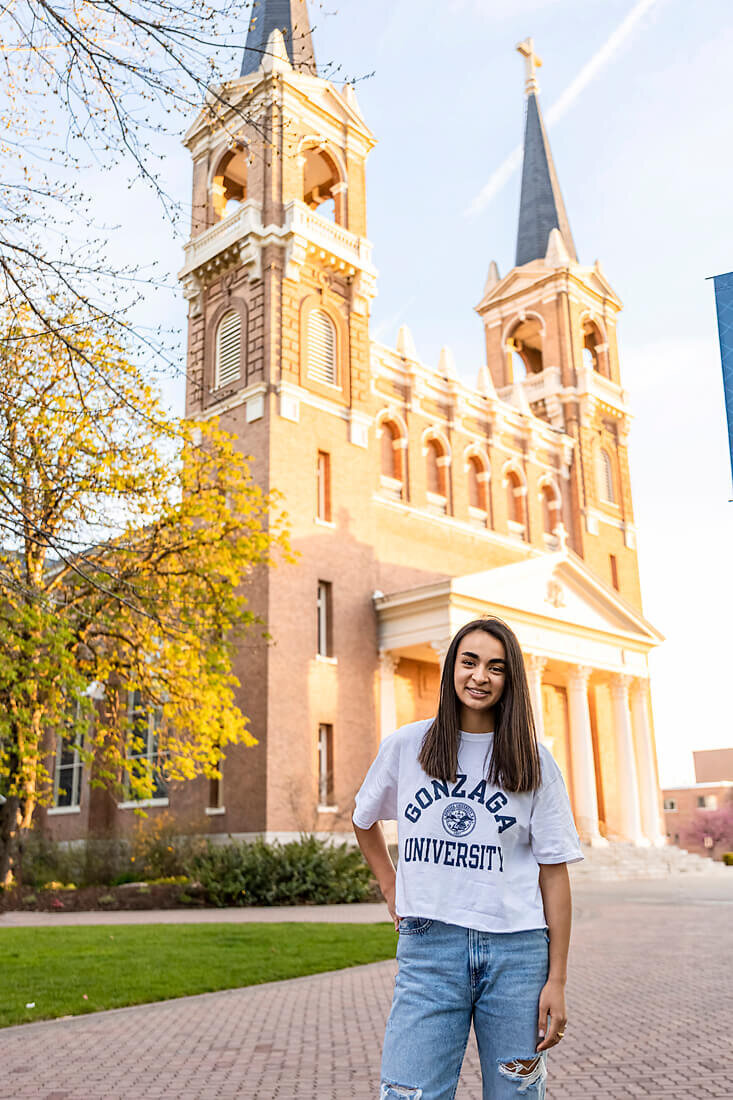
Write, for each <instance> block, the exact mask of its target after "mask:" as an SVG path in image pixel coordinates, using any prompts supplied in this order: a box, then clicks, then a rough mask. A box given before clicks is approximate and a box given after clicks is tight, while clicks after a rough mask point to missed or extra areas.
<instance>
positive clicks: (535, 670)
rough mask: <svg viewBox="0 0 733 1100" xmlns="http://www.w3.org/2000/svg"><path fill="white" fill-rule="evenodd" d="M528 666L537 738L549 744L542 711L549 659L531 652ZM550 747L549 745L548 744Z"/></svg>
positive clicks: (528, 679)
mask: <svg viewBox="0 0 733 1100" xmlns="http://www.w3.org/2000/svg"><path fill="white" fill-rule="evenodd" d="M525 665H526V666H527V683H528V685H529V697H530V699H531V700H532V712H533V714H534V724H535V728H536V730H537V739H538V740H539V741H541V742H542V743H543V744H545V745H547V739H546V737H545V720H544V716H543V713H542V673H543V672H544V671H545V668H546V666H547V661H546V659H545V658H544V657H538V656H537V655H536V654H534V653H529V654H528V655H527V656H526V657H525ZM548 748H549V745H548Z"/></svg>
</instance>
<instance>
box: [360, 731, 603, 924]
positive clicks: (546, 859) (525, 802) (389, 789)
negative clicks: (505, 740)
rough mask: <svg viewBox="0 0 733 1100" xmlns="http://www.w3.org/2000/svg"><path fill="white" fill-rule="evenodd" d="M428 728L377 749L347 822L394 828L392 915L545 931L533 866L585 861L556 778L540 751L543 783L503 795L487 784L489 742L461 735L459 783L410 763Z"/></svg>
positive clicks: (398, 735) (558, 775) (400, 733)
mask: <svg viewBox="0 0 733 1100" xmlns="http://www.w3.org/2000/svg"><path fill="white" fill-rule="evenodd" d="M431 722H432V719H428V720H426V721H422V722H413V723H412V724H411V725H409V726H403V727H402V728H401V729H398V730H397V732H396V733H393V734H392V735H391V736H390V737H387V738H386V739H385V740H384V741H383V742H382V744H381V745H380V748H379V752H378V754H377V757H376V759H375V761H374V763H373V764H372V766H371V767H370V769H369V771H368V772H367V774H366V778H365V779H364V782H363V784H362V786H361V789H360V791H359V793H358V794H357V796H356V811H355V813H354V823H355V824H356V825H358V826H359V828H361V829H370V828H371V826H372V825H373V824H374V823H375V821H379V820H395V819H396V820H397V823H398V830H399V852H400V857H399V863H398V865H397V895H396V910H397V913H398V914H399V915H400V916H401V917H407V916H410V917H430V918H432V919H433V920H441V921H445V922H446V923H447V924H459V925H463V926H464V927H466V928H477V929H480V930H481V931H485V932H520V931H522V930H524V929H528V928H545V927H546V926H547V922H546V921H545V914H544V911H543V907H542V894H541V892H540V887H539V866H538V865H539V864H540V863H576V862H577V861H578V860H581V859H582V858H583V853H582V852H581V849H580V844H579V842H578V834H577V832H576V831H575V825H574V823H573V817H572V813H571V810H570V802H569V800H568V796H567V791H566V790H565V784H564V782H563V778H562V775H561V773H560V769H559V768H558V766H557V764H556V763H555V761H554V760H553V758H552V756H551V755H550V753H549V752H548V751H547V749H546V748H545V747H544V746H543V745H540V760H541V765H542V783H541V785H540V786H539V787H538V788H537V790H535V791H528V792H525V793H522V794H513V793H511V792H506V793H505V792H504V791H502V790H501V789H500V788H499V787H496V786H492V785H490V784H489V783H488V782H487V780H486V774H487V772H488V765H489V758H490V753H491V747H492V742H493V736H494V735H493V734H492V733H473V734H472V733H461V744H460V746H459V749H458V775H457V777H456V782H455V783H451V782H447V783H443V782H442V781H441V780H438V779H431V778H430V777H429V776H428V775H426V773H425V772H424V771H423V769H422V768H421V767H420V765H419V763H418V760H417V757H418V753H419V751H420V746H421V745H422V741H423V737H424V736H425V733H426V731H427V729H428V727H429V726H430V724H431Z"/></svg>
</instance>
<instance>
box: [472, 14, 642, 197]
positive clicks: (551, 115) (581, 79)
mask: <svg viewBox="0 0 733 1100" xmlns="http://www.w3.org/2000/svg"><path fill="white" fill-rule="evenodd" d="M658 3H659V0H637V3H636V4H634V6H633V8H632V9H631V11H630V12H629V14H628V15H627V16H626V18H625V19H623V20H622V21H621V22H620V23H619V25H618V26H617V27H616V29H615V31H613V32H612V34H611V35H610V36H609V37H608V38H607V39H606V41H605V42H604V43H603V45H602V46H601V48H600V49H599V50H598V51H597V52H596V53H595V54H594V55H593V57H592V58H591V59H590V61H589V62H588V63H587V64H586V65H584V66H583V68H582V69H581V70H580V72H579V73H578V75H577V76H576V77H575V79H574V80H572V81H571V82H570V84H568V86H567V88H566V89H565V91H564V92H562V93H561V95H560V97H559V99H556V100H555V102H554V103H553V105H552V106H551V107H550V109H549V111H548V112H547V121H548V123H550V124H552V123H553V122H557V120H558V119H559V118H562V116H563V115H564V114H565V112H566V111H567V110H568V109H569V108H570V107H571V106H572V105H573V103H574V102H575V100H576V99H577V98H578V96H579V95H580V93H581V92H582V91H583V90H584V88H587V87H588V85H589V84H590V82H591V81H592V80H593V79H594V77H596V76H597V75H598V73H599V72H600V71H601V69H602V68H603V67H604V65H607V64H608V62H609V61H610V60H611V58H612V57H613V55H614V54H615V53H616V52H617V50H618V49H619V48H620V47H621V45H622V44H623V43H624V42H625V41H626V39H627V38H628V37H629V35H630V34H631V32H632V31H633V30H634V28H635V27H636V25H637V24H638V23H639V22H640V21H641V20H642V19H643V18H644V16H645V15H646V13H647V12H648V11H650V10H651V8H653V7H654V6H655V4H658ZM521 163H522V146H521V145H518V146H517V147H516V149H512V151H511V153H510V154H509V156H508V157H507V158H506V160H505V161H504V162H503V163H502V164H500V165H499V167H498V168H497V169H496V171H495V172H494V174H493V175H492V176H491V178H490V179H489V181H488V183H487V184H486V185H485V187H483V188H482V189H481V191H479V193H478V195H477V196H476V198H475V199H474V200H473V202H472V203H471V205H470V206H469V208H468V210H467V211H466V213H467V214H468V215H472V214H478V213H479V212H480V211H481V210H483V209H484V207H485V206H487V205H488V204H489V203H490V202H491V200H492V199H493V197H494V195H496V194H498V192H499V191H501V189H502V187H503V186H504V184H505V183H506V182H507V181H508V180H509V179H511V177H512V176H513V175H514V173H515V171H516V170H517V168H519V167H520V165H521Z"/></svg>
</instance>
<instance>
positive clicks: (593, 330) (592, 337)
mask: <svg viewBox="0 0 733 1100" xmlns="http://www.w3.org/2000/svg"><path fill="white" fill-rule="evenodd" d="M583 363H584V365H585V366H586V367H590V368H591V369H592V370H594V371H597V372H598V373H599V374H602V375H603V376H604V377H605V378H610V377H611V376H610V373H609V370H608V348H607V345H606V344H604V342H603V337H602V335H601V331H600V329H599V328H598V325H596V324H595V323H594V322H593V321H591V320H590V318H589V319H588V320H586V321H585V322H584V324H583Z"/></svg>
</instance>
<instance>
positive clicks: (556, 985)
mask: <svg viewBox="0 0 733 1100" xmlns="http://www.w3.org/2000/svg"><path fill="white" fill-rule="evenodd" d="M548 1016H549V1017H550V1027H549V1030H548V1028H547V1017H548ZM567 1022H568V1018H567V1010H566V1008H565V983H564V982H562V981H560V980H558V979H555V978H549V979H548V980H547V982H546V983H545V985H544V986H543V987H542V992H541V993H540V1011H539V1021H538V1023H537V1034H538V1035H539V1037H540V1040H541V1041H540V1042H539V1043H538V1044H537V1047H536V1048H535V1049H536V1051H537V1053H538V1054H539V1053H540V1051H542V1050H549V1049H550V1047H554V1046H555V1045H556V1044H557V1043H559V1042H560V1040H561V1039H562V1037H563V1035H564V1034H565V1025H566V1024H567Z"/></svg>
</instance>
